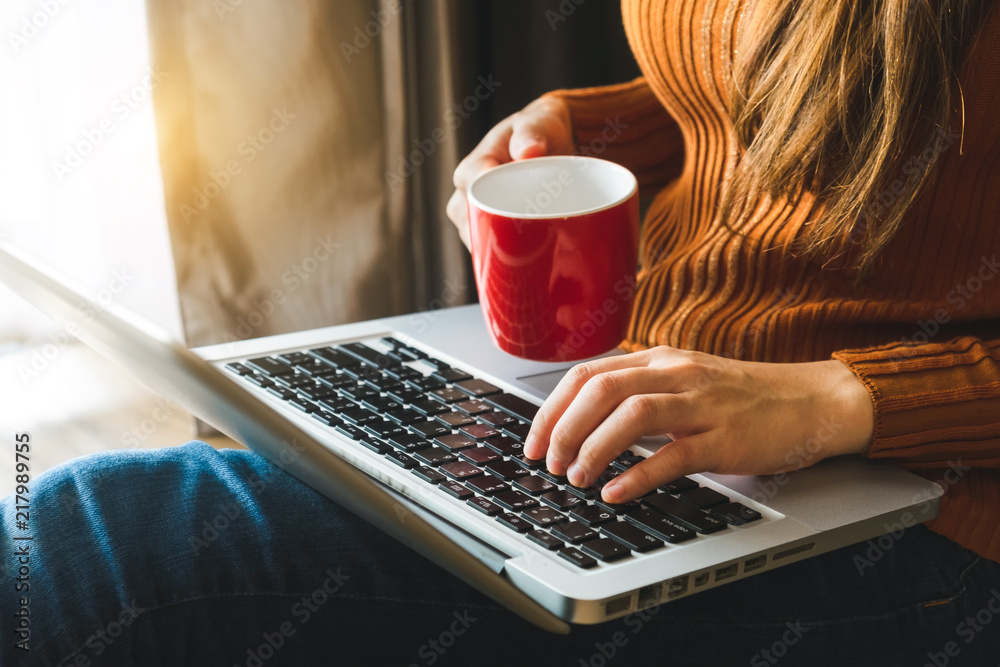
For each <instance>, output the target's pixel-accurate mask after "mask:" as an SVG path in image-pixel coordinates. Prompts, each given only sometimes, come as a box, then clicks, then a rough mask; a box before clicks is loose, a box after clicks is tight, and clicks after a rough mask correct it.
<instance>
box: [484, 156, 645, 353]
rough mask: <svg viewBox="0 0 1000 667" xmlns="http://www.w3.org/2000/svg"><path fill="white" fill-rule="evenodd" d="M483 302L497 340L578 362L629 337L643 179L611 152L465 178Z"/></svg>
mask: <svg viewBox="0 0 1000 667" xmlns="http://www.w3.org/2000/svg"><path fill="white" fill-rule="evenodd" d="M468 199H469V225H470V235H471V239H472V261H473V268H474V270H475V274H476V286H477V287H478V288H479V301H480V305H481V306H482V309H483V315H484V317H485V318H486V324H487V328H488V329H489V331H490V335H491V336H492V338H493V341H494V342H495V343H496V344H497V346H498V347H499V348H500V349H501V350H504V351H505V352H509V353H510V354H513V355H515V356H518V357H522V358H525V359H534V360H537V361H575V360H579V359H586V358H588V357H593V356H596V355H599V354H602V353H604V352H607V351H608V350H611V349H612V348H614V347H615V346H617V345H618V344H619V343H621V341H622V340H623V339H624V338H625V333H626V328H627V327H628V321H629V315H630V312H631V308H632V296H633V295H634V293H635V270H636V264H637V261H638V245H639V243H638V239H639V188H638V184H637V183H636V180H635V176H633V175H632V173H631V172H630V171H629V170H628V169H625V168H624V167H622V166H620V165H617V164H615V163H613V162H608V161H607V160H599V159H597V158H591V157H581V156H575V155H561V156H551V157H541V158H533V159H529V160H520V161H517V162H511V163H508V164H505V165H501V166H499V167H496V168H494V169H491V170H489V171H487V172H484V173H483V174H481V175H480V176H479V177H478V178H476V180H475V181H473V182H472V184H471V185H470V186H469V192H468Z"/></svg>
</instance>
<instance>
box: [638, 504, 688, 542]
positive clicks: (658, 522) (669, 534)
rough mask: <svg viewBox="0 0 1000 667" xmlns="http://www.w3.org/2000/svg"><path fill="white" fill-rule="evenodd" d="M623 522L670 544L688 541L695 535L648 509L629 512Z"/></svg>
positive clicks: (682, 526) (686, 528)
mask: <svg viewBox="0 0 1000 667" xmlns="http://www.w3.org/2000/svg"><path fill="white" fill-rule="evenodd" d="M625 520H626V521H628V522H629V523H632V524H635V525H637V526H639V527H640V528H642V529H643V530H645V531H646V532H648V533H651V534H652V535H655V536H656V537H658V538H660V539H661V540H666V541H667V542H670V543H672V544H676V543H678V542H684V541H685V540H690V539H692V538H694V537H695V535H697V533H695V531H693V530H691V529H690V528H688V527H687V526H684V525H681V524H680V523H678V522H676V521H674V520H673V519H671V518H669V517H666V516H664V515H662V514H660V513H659V512H655V511H653V510H650V509H643V510H639V511H638V512H629V513H628V514H626V515H625Z"/></svg>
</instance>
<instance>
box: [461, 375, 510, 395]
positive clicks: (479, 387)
mask: <svg viewBox="0 0 1000 667" xmlns="http://www.w3.org/2000/svg"><path fill="white" fill-rule="evenodd" d="M454 385H455V386H456V387H458V388H459V389H461V390H462V391H464V392H465V393H467V394H468V395H469V396H475V397H476V398H482V397H483V396H489V395H490V394H499V393H500V387H497V386H496V385H492V384H490V383H489V382H487V381H486V380H478V379H473V380H461V381H459V382H455V383H454Z"/></svg>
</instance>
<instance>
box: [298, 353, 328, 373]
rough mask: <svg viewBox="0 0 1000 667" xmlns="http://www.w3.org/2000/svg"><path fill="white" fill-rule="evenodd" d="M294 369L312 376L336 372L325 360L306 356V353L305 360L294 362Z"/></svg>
mask: <svg viewBox="0 0 1000 667" xmlns="http://www.w3.org/2000/svg"><path fill="white" fill-rule="evenodd" d="M295 370H297V371H299V372H300V373H305V374H306V375H311V376H313V377H319V376H321V375H335V374H336V373H337V369H336V368H334V367H333V366H331V365H330V364H328V363H326V362H325V361H320V360H319V359H317V358H316V357H308V355H307V359H306V360H305V361H303V362H301V363H298V364H295Z"/></svg>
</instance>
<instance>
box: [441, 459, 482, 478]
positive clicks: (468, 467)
mask: <svg viewBox="0 0 1000 667" xmlns="http://www.w3.org/2000/svg"><path fill="white" fill-rule="evenodd" d="M441 472H443V473H444V474H446V475H448V477H451V478H452V479H457V480H465V479H468V478H470V477H476V476H477V475H482V474H483V471H482V470H480V469H479V468H478V467H476V466H474V465H472V464H471V463H469V462H468V461H455V462H454V463H445V464H444V465H442V466H441Z"/></svg>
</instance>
